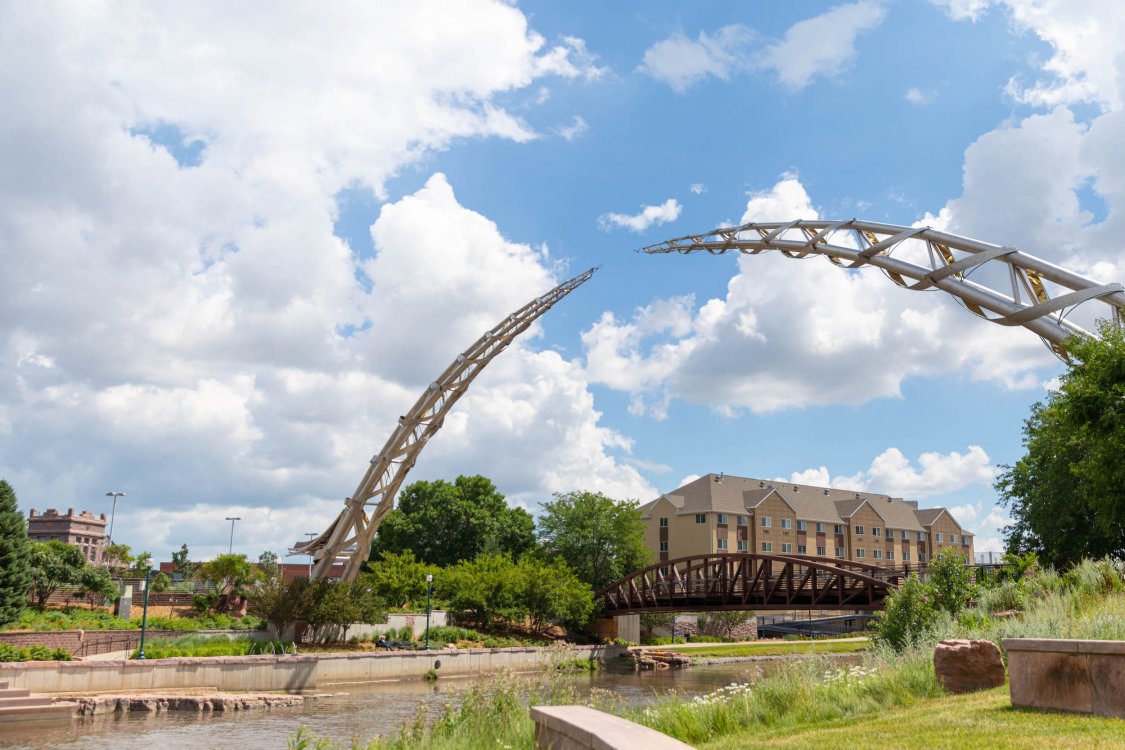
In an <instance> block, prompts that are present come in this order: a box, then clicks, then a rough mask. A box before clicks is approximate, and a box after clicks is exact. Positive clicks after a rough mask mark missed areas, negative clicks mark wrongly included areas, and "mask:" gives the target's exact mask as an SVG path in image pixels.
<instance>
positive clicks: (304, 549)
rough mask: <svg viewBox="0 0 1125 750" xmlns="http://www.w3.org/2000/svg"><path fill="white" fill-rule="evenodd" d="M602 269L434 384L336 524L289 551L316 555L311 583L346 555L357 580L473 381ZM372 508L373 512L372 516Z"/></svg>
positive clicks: (531, 308)
mask: <svg viewBox="0 0 1125 750" xmlns="http://www.w3.org/2000/svg"><path fill="white" fill-rule="evenodd" d="M596 270H597V268H591V269H589V270H588V271H585V272H583V273H580V274H579V275H577V276H575V277H574V278H572V279H568V280H567V281H564V282H563V283H561V284H559V285H558V286H557V287H555V288H554V289H552V290H551V291H549V292H547V293H546V294H544V295H542V296H539V297H536V298H535V299H533V300H532V301H531V302H528V303H527V304H526V305H524V306H523V307H521V308H520V309H519V310H516V311H515V312H514V313H512V314H511V315H509V316H508V317H507V318H505V319H504V320H502V321H501V322H500V323H498V324H497V325H496V326H495V327H494V328H492V330H490V331H487V332H486V333H485V334H484V335H483V336H481V337H480V338H479V339H477V340H476V342H475V343H474V344H473V345H472V346H470V347H469V348H468V349H466V350H465V351H464V352H462V353H461V354H459V355H457V358H456V359H455V360H454V361H453V363H452V364H451V365H449V367H447V368H446V369H445V371H444V372H442V374H441V375H439V376H438V378H437V380H435V381H434V382H433V383H431V384H430V387H429V388H427V389H426V391H425V392H424V393H422V395H421V396H420V397H419V398H418V400H417V401H416V402H415V404H414V406H413V407H411V409H410V411H408V412H407V413H406V414H405V415H404V416H401V417H399V419H398V427H396V428H395V430H394V432H392V433H391V436H390V438H388V439H387V442H386V444H385V445H384V446H383V449H382V450H381V451H379V452H378V453H376V454H375V455H374V456H373V457H372V458H371V465H370V466H369V467H368V469H367V473H366V474H364V475H363V479H362V480H360V483H359V486H358V487H356V490H355V492H354V493H353V494H352V496H351V497H349V498H347V499H346V500H345V501H344V509H343V510H342V511H341V512H340V515H339V516H337V517H336V520H335V521H333V522H332V524H331V525H330V526H329V527H328V528H327V529H326V530H325V531H324V532H323V533H321V534H320V536H318V537H316V538H315V539H310V540H309V541H308V542H305V543H303V544H298V545H295V546H294V547H292V548H290V550H289V552H290V554H292V555H312V556H313V559H314V564H313V571H312V578H314V579H317V578H324V577H327V576H328V575H329V574H330V573H331V571H332V567H333V565H335V564H336V562H337V560H338V558H339V557H340V556H341V555H346V563H345V566H344V574H343V577H344V580H353V579H354V578H355V577H356V576H357V575H359V571H360V568H361V567H362V566H363V563H364V562H366V561H367V557H368V555H369V554H370V551H371V540H372V539H373V538H374V536H375V532H376V531H377V530H378V529H379V524H381V523H382V521H383V518H384V517H385V516H386V515H387V513H389V512H390V510H391V508H392V507H393V505H394V498H395V495H397V494H398V490H399V488H400V487H401V486H402V483H403V481H404V480H405V479H406V475H407V474H408V473H409V472H410V470H411V469H412V468H413V467H414V462H415V461H417V460H418V454H419V453H420V452H421V451H422V448H424V447H425V445H426V443H427V441H429V439H430V438H432V437H433V436H434V434H436V433H437V431H438V430H439V429H441V426H442V423H443V422H444V420H445V415H446V414H448V413H449V410H450V409H451V408H453V405H454V404H455V403H456V402H457V400H458V399H459V398H461V396H463V395H464V394H465V391H466V390H467V389H468V387H469V385H470V384H471V383H472V382H473V379H474V378H476V376H477V375H479V374H480V372H481V370H483V369H484V367H485V366H486V365H487V364H488V363H489V362H491V361H492V360H493V359H494V358H495V357H496V355H498V354H500V352H502V351H504V349H506V348H507V347H508V344H510V343H512V341H513V340H514V339H515V338H516V336H519V335H520V334H521V333H523V332H524V331H525V330H527V328H528V327H529V326H530V325H531V324H532V323H534V322H535V321H536V319H538V318H539V316H541V315H542V314H543V313H545V312H547V311H548V310H550V309H551V308H552V307H553V306H554V305H555V303H557V302H558V301H559V300H561V299H562V298H563V297H565V296H567V295H568V294H570V293H571V292H573V291H574V290H575V289H577V288H578V287H579V286H581V285H582V284H584V283H586V281H588V280H589V278H590V277H591V276H593V275H594V272H595V271H596ZM368 506H374V507H373V508H371V512H370V513H368V512H367V509H368Z"/></svg>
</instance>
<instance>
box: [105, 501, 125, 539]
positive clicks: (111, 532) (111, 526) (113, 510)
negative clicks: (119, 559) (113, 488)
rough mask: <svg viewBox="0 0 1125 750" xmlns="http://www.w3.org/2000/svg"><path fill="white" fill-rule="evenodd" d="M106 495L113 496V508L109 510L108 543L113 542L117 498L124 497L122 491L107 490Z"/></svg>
mask: <svg viewBox="0 0 1125 750" xmlns="http://www.w3.org/2000/svg"><path fill="white" fill-rule="evenodd" d="M105 496H106V497H112V498H113V509H112V510H110V512H109V537H108V538H109V543H110V544H113V518H114V516H116V515H117V498H119V497H125V493H124V492H107V493H105Z"/></svg>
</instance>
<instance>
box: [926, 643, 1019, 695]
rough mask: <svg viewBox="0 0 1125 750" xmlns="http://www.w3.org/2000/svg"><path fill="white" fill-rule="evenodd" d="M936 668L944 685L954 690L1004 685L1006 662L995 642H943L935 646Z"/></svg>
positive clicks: (955, 691)
mask: <svg viewBox="0 0 1125 750" xmlns="http://www.w3.org/2000/svg"><path fill="white" fill-rule="evenodd" d="M934 671H935V672H936V673H937V678H938V682H940V683H941V686H942V687H944V688H945V689H946V690H948V691H949V692H951V693H971V692H973V691H974V690H987V689H988V688H994V687H999V686H1000V685H1003V684H1004V661H1003V659H1001V658H1000V649H999V648H998V647H997V646H996V644H995V643H993V642H992V641H967V640H948V641H942V642H941V643H939V644H938V645H937V648H935V649H934Z"/></svg>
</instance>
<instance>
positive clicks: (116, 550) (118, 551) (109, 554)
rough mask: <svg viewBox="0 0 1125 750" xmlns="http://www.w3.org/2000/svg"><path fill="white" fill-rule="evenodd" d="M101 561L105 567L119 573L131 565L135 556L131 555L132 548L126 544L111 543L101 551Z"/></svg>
mask: <svg viewBox="0 0 1125 750" xmlns="http://www.w3.org/2000/svg"><path fill="white" fill-rule="evenodd" d="M102 561H103V562H104V563H105V566H106V567H107V568H109V569H111V570H113V571H114V572H115V573H117V574H118V575H121V574H123V573H124V572H125V571H126V570H128V569H129V568H130V567H132V565H133V563H134V562H135V561H136V558H134V557H133V553H132V548H131V547H129V545H128V544H111V545H109V546H108V547H106V548H105V552H103V553H102Z"/></svg>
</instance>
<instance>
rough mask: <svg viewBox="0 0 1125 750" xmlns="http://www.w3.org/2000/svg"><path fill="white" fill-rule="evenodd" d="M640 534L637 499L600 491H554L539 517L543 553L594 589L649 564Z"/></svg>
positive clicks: (642, 537) (641, 526) (641, 529)
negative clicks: (559, 562)
mask: <svg viewBox="0 0 1125 750" xmlns="http://www.w3.org/2000/svg"><path fill="white" fill-rule="evenodd" d="M644 532H645V526H644V521H642V520H641V514H640V512H639V511H638V510H637V503H636V501H634V500H621V501H618V500H614V499H612V498H609V497H606V496H605V495H603V494H602V493H600V492H568V493H566V494H561V493H558V494H556V495H555V499H554V500H553V501H549V502H546V503H543V513H542V515H541V516H540V517H539V541H540V543H541V544H542V545H543V549H544V551H545V552H546V554H547V555H549V556H550V557H552V558H561V559H562V560H563V561H564V562H566V564H567V565H569V566H570V567H571V569H572V570H574V572H575V573H577V575H578V577H579V579H581V580H582V581H585V582H586V583H587V584H589V585H590V586H591V587H593V588H594V589H600V588H601V587H603V586H605V585H606V584H608V583H611V582H612V581H615V580H617V579H618V578H620V577H621V576H623V575H625V574H626V573H628V572H629V571H632V570H636V569H637V568H641V567H644V566H645V565H647V564H648V563H649V562H650V561H651V560H652V553H651V552H650V551H649V549H648V548H647V547H645V544H644Z"/></svg>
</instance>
